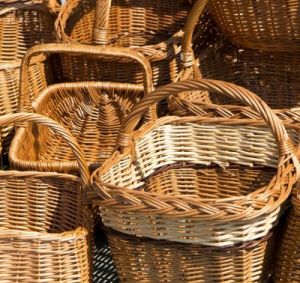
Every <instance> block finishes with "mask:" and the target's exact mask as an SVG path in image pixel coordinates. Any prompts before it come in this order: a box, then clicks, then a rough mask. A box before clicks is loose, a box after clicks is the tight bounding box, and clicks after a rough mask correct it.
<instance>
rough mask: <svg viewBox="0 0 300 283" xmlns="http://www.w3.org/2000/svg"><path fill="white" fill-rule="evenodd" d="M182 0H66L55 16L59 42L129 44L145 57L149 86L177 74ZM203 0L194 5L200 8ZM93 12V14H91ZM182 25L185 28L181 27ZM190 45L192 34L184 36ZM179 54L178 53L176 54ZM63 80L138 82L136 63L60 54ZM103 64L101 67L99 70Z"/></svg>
mask: <svg viewBox="0 0 300 283" xmlns="http://www.w3.org/2000/svg"><path fill="white" fill-rule="evenodd" d="M189 2H190V1H188V0H176V1H174V0H168V1H167V0H165V1H150V0H143V1H133V0H130V1H124V0H98V1H97V6H96V5H95V1H91V0H82V1H78V0H69V1H67V3H66V4H65V5H64V6H63V8H62V10H61V12H60V14H59V16H58V19H57V21H56V30H57V36H58V38H59V40H61V41H63V42H65V43H81V44H98V45H105V46H118V47H129V48H130V49H134V50H137V51H138V52H141V53H143V54H144V56H145V57H147V59H149V61H150V63H151V66H152V72H153V76H152V77H153V84H154V86H158V85H163V84H166V83H169V82H171V81H174V80H176V79H177V77H178V76H179V74H180V72H181V69H182V68H181V65H180V64H181V62H185V61H188V63H189V64H191V63H192V62H191V58H190V57H186V56H184V55H185V53H184V52H182V54H183V55H180V53H181V50H182V49H181V41H182V36H183V30H182V29H183V27H184V25H185V20H186V18H187V16H188V13H189V12H190V10H191V9H192V5H191V4H190V3H189ZM206 2H207V1H202V0H201V1H197V2H196V4H195V6H198V9H200V10H201V11H203V8H204V7H205V4H206ZM95 15H96V16H95ZM187 32H188V31H186V33H187ZM188 39H189V40H190V41H189V42H187V43H185V45H186V46H188V48H190V46H191V41H192V35H189V36H188ZM180 56H181V57H182V58H180ZM62 69H63V74H64V80H67V81H74V80H75V81H77V80H83V79H85V80H90V79H94V80H112V78H113V80H114V81H120V82H131V83H140V82H141V81H142V80H143V74H142V72H141V71H140V69H138V68H137V66H136V65H132V64H131V65H128V66H126V67H124V68H123V67H121V66H119V65H118V64H117V63H113V62H107V63H105V62H103V63H101V64H99V63H98V62H93V61H91V60H87V59H85V58H84V61H82V59H74V58H69V57H63V58H62ZM102 69H105V70H106V72H105V73H103V72H101V70H102Z"/></svg>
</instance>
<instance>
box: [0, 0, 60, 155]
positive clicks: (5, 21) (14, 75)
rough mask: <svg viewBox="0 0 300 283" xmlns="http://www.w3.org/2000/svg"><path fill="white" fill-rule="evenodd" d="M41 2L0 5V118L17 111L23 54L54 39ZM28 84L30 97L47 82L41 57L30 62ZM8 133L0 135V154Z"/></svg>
mask: <svg viewBox="0 0 300 283" xmlns="http://www.w3.org/2000/svg"><path fill="white" fill-rule="evenodd" d="M41 2H42V1H38V0H36V1H30V0H23V1H21V0H12V1H9V0H6V1H1V3H0V115H5V114H12V113H15V112H16V111H17V100H18V97H19V90H18V86H19V69H20V66H21V59H22V57H23V55H24V54H25V52H26V50H27V49H28V48H29V47H31V46H33V45H35V44H38V43H43V42H51V41H53V40H54V39H55V34H54V20H55V18H54V16H51V15H50V13H49V11H48V10H47V9H46V8H45V7H44V6H43V5H42V3H41ZM29 80H30V88H31V91H32V93H33V95H36V94H37V93H38V92H39V91H40V90H41V89H43V88H45V87H46V85H47V82H48V81H51V71H50V70H49V67H46V66H45V65H44V58H43V57H41V56H40V57H37V58H35V59H34V60H32V62H31V66H30V68H29ZM11 130H12V127H11V125H8V126H7V127H3V128H2V129H1V131H0V135H1V138H0V140H1V142H2V143H3V144H2V146H3V151H2V153H6V152H7V150H8V146H9V143H10V141H11V137H12V132H11ZM0 147H1V146H0Z"/></svg>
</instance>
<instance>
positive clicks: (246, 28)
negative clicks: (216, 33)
mask: <svg viewBox="0 0 300 283" xmlns="http://www.w3.org/2000/svg"><path fill="white" fill-rule="evenodd" d="M209 4H210V5H209V10H210V12H211V13H212V15H213V16H214V19H215V20H216V22H217V23H218V25H219V27H220V28H221V30H222V31H223V32H224V34H226V35H227V36H228V37H229V38H230V39H231V40H232V41H234V42H236V43H238V44H240V45H242V46H244V47H248V48H253V49H258V50H265V51H272V52H273V51H282V52H284V51H286V52H290V51H292V50H295V51H299V46H300V18H299V2H298V1H297V0H276V1H274V0H261V1H249V0H235V1H232V0H210V1H209Z"/></svg>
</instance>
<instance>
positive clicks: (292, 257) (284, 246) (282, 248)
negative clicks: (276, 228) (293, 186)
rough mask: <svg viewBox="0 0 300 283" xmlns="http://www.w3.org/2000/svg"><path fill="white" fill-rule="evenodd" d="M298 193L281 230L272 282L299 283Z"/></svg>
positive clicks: (299, 228)
mask: <svg viewBox="0 0 300 283" xmlns="http://www.w3.org/2000/svg"><path fill="white" fill-rule="evenodd" d="M299 208H300V199H299V193H297V194H296V195H295V196H294V197H293V198H292V209H291V211H290V212H289V215H288V218H287V221H286V222H285V225H284V228H283V229H282V234H281V235H282V236H281V242H280V245H279V248H278V254H277V259H276V264H275V272H274V278H273V282H274V283H277V282H299V281H300V274H299V269H300V261H299V250H300V245H299V241H300V238H299V235H300V209H299Z"/></svg>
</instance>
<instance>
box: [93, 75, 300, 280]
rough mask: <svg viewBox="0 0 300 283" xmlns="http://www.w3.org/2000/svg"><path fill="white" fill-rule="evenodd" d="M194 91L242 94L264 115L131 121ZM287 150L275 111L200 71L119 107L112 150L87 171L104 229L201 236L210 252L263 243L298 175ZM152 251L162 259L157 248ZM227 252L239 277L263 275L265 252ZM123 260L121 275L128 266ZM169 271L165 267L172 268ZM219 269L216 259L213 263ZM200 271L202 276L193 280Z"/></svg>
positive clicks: (184, 238) (175, 238)
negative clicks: (123, 110) (252, 255)
mask: <svg viewBox="0 0 300 283" xmlns="http://www.w3.org/2000/svg"><path fill="white" fill-rule="evenodd" d="M194 90H202V91H214V92H216V93H219V94H224V95H226V96H229V97H231V98H232V99H236V100H238V101H240V102H243V103H245V104H247V105H248V106H251V107H252V108H253V110H254V111H255V112H257V113H258V114H259V115H260V117H261V118H262V119H263V120H264V121H263V120H261V119H256V118H252V119H251V118H247V119H238V118H235V117H231V118H220V117H204V118H203V117H201V116H198V117H195V116H190V117H177V116H167V117H163V118H160V119H158V120H156V121H152V122H150V123H147V124H144V125H143V126H142V127H141V128H136V127H137V125H138V123H139V121H140V119H141V117H142V116H143V114H144V113H145V111H146V110H147V108H148V107H149V106H150V105H152V104H153V103H158V102H159V101H160V100H161V99H165V98H167V97H168V96H170V95H176V94H177V93H180V92H186V91H194ZM266 124H267V125H268V126H269V127H270V128H271V131H270V130H269V129H268V128H267V127H266ZM294 131H295V132H293V134H291V136H294V139H295V140H296V141H297V143H298V142H299V129H297V127H296V126H295V128H294ZM298 144H299V143H298ZM294 150H295V148H294V146H293V143H292V142H291V140H290V138H289V135H288V134H287V132H286V130H285V128H284V127H283V124H282V122H281V121H280V119H279V118H278V117H277V116H276V115H275V114H274V113H273V112H272V111H271V110H270V108H269V107H268V106H267V105H266V104H265V103H264V102H263V101H262V100H261V99H259V98H258V97H256V96H255V95H254V94H253V93H251V92H249V91H247V90H246V89H244V88H242V87H238V86H235V85H233V84H230V83H226V82H222V81H215V80H205V79H199V80H190V81H181V82H177V83H173V84H170V85H167V86H165V87H161V88H158V89H156V90H155V91H154V92H152V93H151V94H150V95H148V96H146V97H145V98H144V99H142V100H141V101H140V102H139V103H138V104H137V105H136V107H135V108H134V109H132V111H131V112H130V114H129V115H128V116H127V118H126V120H125V122H124V126H123V127H122V129H121V131H120V134H119V139H118V146H117V147H116V150H115V152H114V153H113V154H112V156H111V157H110V158H109V159H108V160H107V161H106V162H105V163H104V164H103V165H102V166H101V167H100V168H99V169H97V170H96V171H95V172H94V173H93V174H92V178H91V182H92V184H93V187H94V189H95V191H96V192H97V194H98V197H96V196H94V200H93V202H94V205H96V206H99V209H100V212H101V217H102V221H103V223H104V225H105V226H106V227H108V228H112V229H114V230H116V231H119V232H122V233H124V234H128V235H132V236H140V237H146V238H150V239H154V240H167V241H171V242H175V243H185V244H196V245H202V246H204V247H205V248H207V249H208V252H207V253H205V254H203V257H205V258H206V259H207V261H209V260H213V256H212V257H210V256H211V255H212V254H211V252H210V249H219V248H220V249H222V248H223V252H224V254H223V256H225V251H226V250H227V249H226V248H228V247H237V246H240V247H241V250H242V249H243V245H244V244H245V245H248V244H249V243H250V245H252V244H253V241H257V242H259V243H262V242H264V241H263V240H262V239H265V238H264V237H267V235H268V234H269V233H270V232H272V229H273V228H274V227H275V226H276V225H277V222H278V219H279V216H280V214H281V212H282V209H281V208H282V206H283V204H285V202H286V200H287V199H288V197H289V195H290V193H291V191H292V188H293V185H294V184H295V183H296V182H297V178H298V174H299V161H298V159H297V158H296V156H295V154H294ZM278 152H279V154H278ZM271 242H272V238H270V243H271ZM113 243H115V245H116V246H115V247H113V246H111V248H112V250H115V249H119V248H120V246H118V243H119V241H117V240H116V241H114V242H113V241H112V240H110V244H111V245H113ZM268 244H269V243H266V242H264V244H263V245H268ZM120 245H121V244H120ZM132 246H134V245H132ZM257 247H259V245H258V246H257ZM137 249H138V248H137ZM259 250H260V253H259V254H256V257H257V258H258V257H260V259H262V258H264V260H266V259H267V258H268V256H267V254H266V252H267V249H266V248H260V249H259ZM241 254H243V253H242V252H241ZM199 256H200V254H199ZM226 256H228V254H226ZM175 257H176V255H175V253H174V258H175ZM145 260H150V258H149V259H148V258H147V259H145ZM151 260H152V261H154V259H153V258H151ZM155 260H157V262H160V260H162V261H163V259H162V258H159V255H158V258H156V259H155ZM227 260H228V261H229V260H232V261H233V260H241V261H240V262H238V263H237V264H238V265H239V266H241V269H242V270H241V273H240V276H241V277H240V278H236V277H235V280H236V281H238V282H239V281H242V280H243V279H244V276H246V277H247V278H252V280H253V282H261V281H260V280H261V279H262V278H264V277H265V276H268V274H265V273H264V271H263V270H264V264H262V263H263V262H264V260H262V261H260V263H259V265H258V266H256V264H257V263H255V261H252V260H251V259H249V258H248V259H247V260H246V262H245V258H243V257H241V258H235V257H229V258H228V259H227ZM117 261H118V260H117ZM182 264H185V265H186V266H187V265H189V264H191V265H192V266H193V267H194V270H195V273H197V271H199V274H200V273H201V270H200V269H201V268H202V267H201V264H200V261H197V264H196V263H195V262H193V261H192V260H191V261H190V260H189V258H188V259H186V262H185V261H183V263H182ZM251 264H253V265H251ZM247 266H248V267H249V266H251V267H250V270H252V271H253V273H252V274H249V273H248V272H249V269H248V268H247ZM254 266H255V268H254ZM117 267H118V263H117ZM130 268H131V267H128V274H132V273H131V272H133V273H134V271H133V270H134V268H132V269H130ZM154 268H157V269H156V270H158V267H156V266H155V265H154ZM198 268H199V269H198ZM173 270H174V269H172V270H169V272H170V276H171V277H172V274H171V272H172V271H173ZM225 270H226V267H225V266H224V269H222V265H221V266H220V270H215V272H216V273H217V272H220V274H222V273H223V272H225ZM227 271H228V270H227ZM231 271H232V272H234V271H233V270H229V271H228V273H230V272H231ZM145 272H147V271H146V269H145ZM157 272H158V271H157ZM244 272H245V273H244ZM250 272H251V271H250ZM246 273H247V274H246ZM235 275H236V274H235ZM235 275H234V274H230V275H228V276H235ZM128 276H130V275H128ZM199 276H200V275H199ZM216 276H217V275H216ZM173 278H176V276H174V277H173ZM196 278H198V279H195V281H197V280H200V279H199V278H200V277H196ZM231 278H232V277H231ZM207 280H209V276H208V275H207V277H204V280H203V281H197V282H207ZM255 280H256V281H255ZM217 282H218V281H217ZM227 282H230V281H227Z"/></svg>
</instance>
